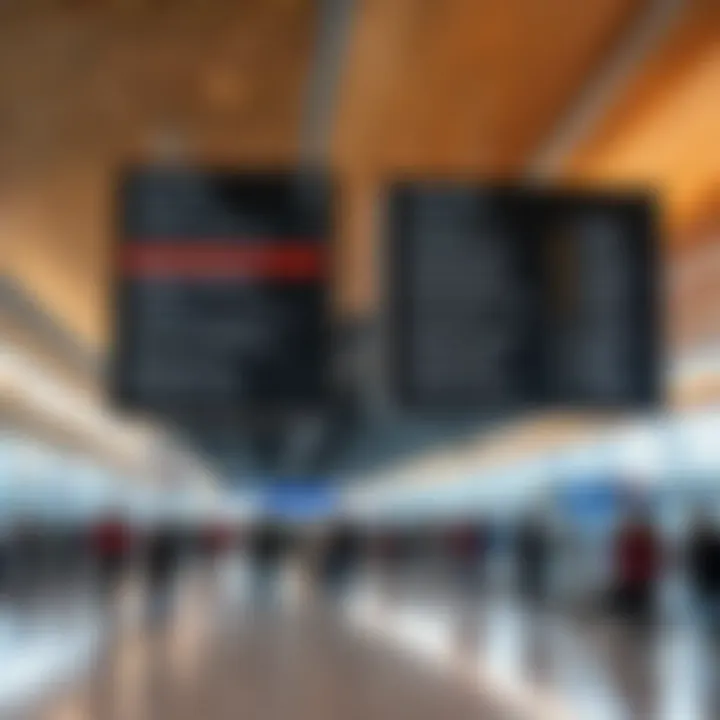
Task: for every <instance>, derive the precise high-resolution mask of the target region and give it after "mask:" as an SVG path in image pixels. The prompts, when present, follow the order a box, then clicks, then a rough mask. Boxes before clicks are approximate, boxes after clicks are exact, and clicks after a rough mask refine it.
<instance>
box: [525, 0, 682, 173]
mask: <svg viewBox="0 0 720 720" xmlns="http://www.w3.org/2000/svg"><path fill="white" fill-rule="evenodd" d="M686 6H687V0H652V1H651V2H650V3H649V7H648V8H647V10H645V11H644V12H642V13H641V14H640V16H639V17H638V18H637V20H636V21H635V22H634V23H632V25H631V27H630V29H629V30H628V32H627V33H626V34H625V36H624V37H623V38H622V39H621V41H620V42H619V44H618V45H617V47H616V48H615V50H614V52H612V53H610V55H609V57H608V58H607V60H606V61H605V62H604V63H603V64H602V66H601V67H600V69H599V71H598V72H597V73H596V75H595V76H594V77H592V78H590V80H589V81H588V82H587V83H586V84H585V86H584V87H583V90H582V92H581V93H580V96H579V97H578V99H577V101H576V102H575V103H574V104H573V106H572V107H571V108H570V110H569V111H568V112H567V113H565V114H564V116H563V117H562V118H561V120H560V122H559V123H558V124H557V125H556V127H555V129H554V130H553V132H552V134H551V135H550V137H549V138H548V140H547V142H545V143H544V145H543V146H542V147H541V148H540V150H539V151H538V152H537V153H536V154H535V156H534V157H533V158H532V159H531V161H530V163H529V164H528V167H527V175H528V177H529V178H530V179H537V180H542V179H550V178H552V177H553V176H555V175H556V174H557V173H558V171H560V170H561V169H562V167H563V165H564V164H565V162H566V161H567V160H568V159H569V158H570V157H571V156H572V154H573V153H574V152H575V150H576V149H577V148H578V147H579V146H580V145H581V144H582V142H583V141H585V140H586V139H587V138H588V137H589V135H590V134H591V133H592V132H593V130H594V129H595V128H596V127H597V126H598V124H599V123H600V122H601V121H602V119H603V118H604V117H606V116H607V113H608V111H609V110H610V109H611V108H612V106H613V105H614V104H615V102H616V101H617V100H618V98H619V97H620V96H621V95H622V93H623V92H624V91H625V90H626V89H627V88H628V86H629V85H630V83H631V82H632V80H633V79H634V78H635V77H636V76H637V74H638V72H639V71H640V69H641V67H642V65H643V62H644V61H645V60H646V59H647V58H648V57H649V55H650V54H651V53H652V51H653V50H654V49H655V48H656V47H658V45H659V44H660V43H661V42H662V40H663V39H664V38H665V37H667V35H668V33H669V31H670V30H671V29H672V27H673V26H674V25H675V23H676V22H677V20H678V19H679V18H680V16H681V14H682V11H683V9H684V8H685V7H686Z"/></svg>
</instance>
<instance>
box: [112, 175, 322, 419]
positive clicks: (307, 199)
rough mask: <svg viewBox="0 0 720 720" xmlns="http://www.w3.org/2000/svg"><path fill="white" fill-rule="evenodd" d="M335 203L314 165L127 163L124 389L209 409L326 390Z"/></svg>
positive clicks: (250, 406)
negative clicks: (252, 169)
mask: <svg viewBox="0 0 720 720" xmlns="http://www.w3.org/2000/svg"><path fill="white" fill-rule="evenodd" d="M330 203H331V198H330V187H329V183H328V180H327V179H326V178H322V177H318V176H315V175H301V174H292V173H283V174H278V173H275V174H268V173H238V172H232V171H227V170H206V169H188V168H160V169H157V168H150V169H147V168H145V169H137V170H133V171H131V172H129V173H128V174H127V175H126V176H125V177H124V178H123V181H122V184H121V189H120V239H119V243H118V245H117V252H116V257H115V271H116V275H117V283H116V290H117V295H116V308H117V322H116V328H115V329H116V336H115V356H114V388H115V394H116V397H117V398H118V400H119V401H120V402H121V403H123V404H124V405H126V406H130V407H133V408H143V409H151V410H163V411H170V412H171V413H173V414H177V413H180V412H184V411H189V412H196V411H206V412H207V413H208V414H209V415H208V417H211V416H212V415H213V414H214V413H216V412H220V411H222V412H240V413H242V412H245V411H246V410H255V409H263V410H264V409H284V408H296V407H297V408H306V407H308V406H314V405H315V404H317V403H319V402H321V401H322V399H323V396H324V392H325V382H326V378H327V372H326V370H327V359H328V357H327V355H328V352H327V351H328V346H327V344H328V337H327V335H328V333H327V322H328V315H327V310H328V308H327V302H326V299H327V297H326V295H327V293H326V289H327V279H328V271H329V262H328V246H329V243H328V240H329V234H330ZM203 417H204V416H203Z"/></svg>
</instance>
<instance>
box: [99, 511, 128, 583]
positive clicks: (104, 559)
mask: <svg viewBox="0 0 720 720" xmlns="http://www.w3.org/2000/svg"><path fill="white" fill-rule="evenodd" d="M89 535H90V548H91V552H92V555H93V560H94V565H95V571H96V572H97V576H98V581H99V586H100V591H101V593H102V594H103V596H106V597H107V596H108V595H112V594H113V593H114V591H115V589H116V588H117V585H118V583H119V582H120V579H121V577H122V574H123V571H124V569H125V565H126V563H127V560H128V558H129V555H130V547H131V535H130V529H129V528H128V526H127V524H126V523H125V522H124V521H123V519H122V518H121V517H120V516H119V515H115V514H109V515H107V516H106V517H105V518H103V519H101V520H100V521H99V522H97V523H95V524H94V525H93V526H91V528H90V533H89Z"/></svg>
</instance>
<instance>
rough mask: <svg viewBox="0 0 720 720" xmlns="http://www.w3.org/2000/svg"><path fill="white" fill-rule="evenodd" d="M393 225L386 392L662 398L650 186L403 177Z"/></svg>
mask: <svg viewBox="0 0 720 720" xmlns="http://www.w3.org/2000/svg"><path fill="white" fill-rule="evenodd" d="M387 221H388V224H387V237H386V242H387V244H388V251H389V252H388V255H387V262H388V264H389V267H388V268H387V278H388V283H387V300H388V319H389V335H388V338H389V344H390V361H391V374H392V387H393V389H394V390H395V395H396V397H397V398H399V400H400V401H401V403H402V404H403V405H404V406H406V407H408V408H419V409H426V408H439V409H441V408H445V409H450V408H459V409H461V408H462V409H472V410H475V409H488V408H494V409H498V410H507V409H511V408H521V407H527V406H535V405H540V406H545V405H566V406H573V405H577V406H603V407H607V406H609V407H613V406H618V407H622V406H638V405H647V404H651V403H655V402H657V401H658V400H659V399H660V377H659V373H660V358H659V317H658V316H659V313H658V283H657V270H658V266H657V262H656V236H655V212H654V203H653V201H652V199H651V197H650V196H649V195H646V194H642V193H626V194H619V193H618V194H610V193H594V192H590V191H587V192H585V191H582V192H581V191H567V192H565V191H547V190H536V189H522V188H510V187H502V188H499V187H480V186H477V185H471V184H453V183H449V182H445V183H414V184H403V185H398V186H396V187H395V188H393V189H392V190H391V192H390V194H389V199H388V212H387Z"/></svg>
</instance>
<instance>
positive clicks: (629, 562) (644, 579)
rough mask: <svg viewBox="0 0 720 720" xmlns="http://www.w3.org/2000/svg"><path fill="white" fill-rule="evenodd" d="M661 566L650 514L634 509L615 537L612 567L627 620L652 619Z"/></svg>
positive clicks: (659, 548)
mask: <svg viewBox="0 0 720 720" xmlns="http://www.w3.org/2000/svg"><path fill="white" fill-rule="evenodd" d="M661 566H662V548H661V542H660V539H659V537H658V533H657V531H656V529H655V527H654V526H653V523H652V521H651V519H650V517H649V515H648V514H647V513H646V512H644V511H636V512H634V513H633V514H632V515H631V516H630V517H629V518H628V519H627V520H626V522H625V523H623V525H622V526H621V527H620V529H619V531H618V534H617V537H616V540H615V567H616V573H617V590H618V600H619V607H620V610H621V611H622V612H623V614H624V615H625V616H626V617H627V618H628V619H630V620H633V621H636V622H639V623H643V622H647V621H649V620H651V619H652V617H653V615H654V612H655V610H656V608H655V603H656V595H657V589H658V582H659V578H660V571H661Z"/></svg>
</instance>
